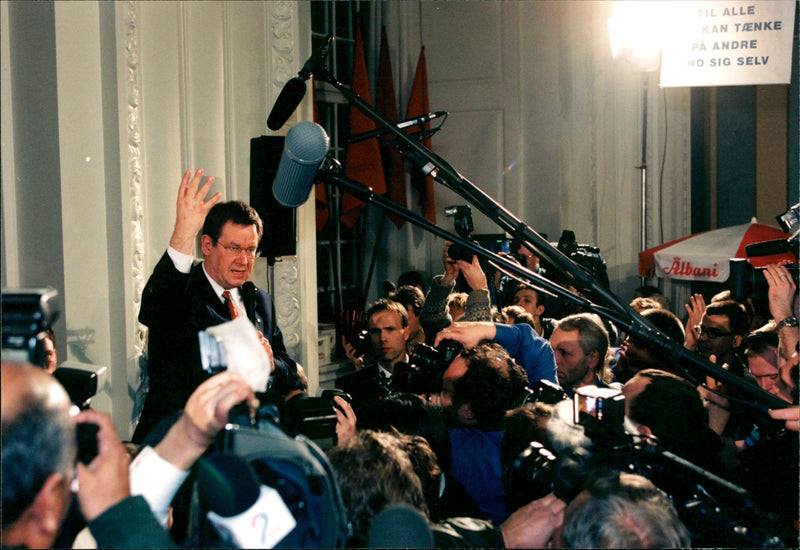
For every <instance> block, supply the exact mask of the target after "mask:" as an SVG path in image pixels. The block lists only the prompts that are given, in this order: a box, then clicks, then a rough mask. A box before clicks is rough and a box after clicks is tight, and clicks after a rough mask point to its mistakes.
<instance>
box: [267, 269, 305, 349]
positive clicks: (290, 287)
mask: <svg viewBox="0 0 800 550" xmlns="http://www.w3.org/2000/svg"><path fill="white" fill-rule="evenodd" d="M274 277H275V285H274V286H275V296H274V299H275V309H276V311H277V313H278V323H279V325H280V327H281V332H282V333H283V343H284V344H285V345H286V351H287V352H288V353H289V355H291V356H292V357H294V358H296V359H298V360H299V359H300V357H301V349H300V338H301V336H302V323H301V321H302V318H301V315H300V271H299V269H298V265H297V256H289V257H286V258H282V259H281V261H278V262H276V263H275V267H274Z"/></svg>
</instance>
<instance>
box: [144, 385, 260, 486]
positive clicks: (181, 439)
mask: <svg viewBox="0 0 800 550" xmlns="http://www.w3.org/2000/svg"><path fill="white" fill-rule="evenodd" d="M239 403H246V404H247V405H248V406H249V407H250V408H251V409H252V410H256V409H257V408H258V405H259V403H258V399H256V396H255V394H254V393H253V388H251V387H250V385H249V384H248V383H247V382H245V380H244V379H243V378H242V377H241V376H239V375H237V374H233V373H231V372H228V371H224V372H221V373H219V374H216V375H214V376H212V377H211V378H209V379H208V380H206V381H205V382H203V383H202V384H200V385H199V386H198V387H197V389H196V390H194V392H193V393H192V395H191V396H189V400H188V401H187V402H186V406H185V407H184V409H183V414H182V415H181V417H180V418H179V419H178V421H177V422H176V423H175V424H173V425H172V427H171V428H170V430H169V432H167V435H166V436H164V439H162V440H161V442H160V443H159V444H158V445H157V446H156V452H157V453H158V454H159V455H160V456H161V457H162V458H163V459H164V460H166V461H167V462H169V463H170V464H172V465H173V466H175V467H176V468H179V469H181V470H188V469H189V468H190V467H191V466H192V464H194V461H195V460H197V459H198V458H199V457H200V456H201V455H202V454H203V453H204V452H205V451H206V449H207V448H208V447H209V445H211V443H213V442H214V438H215V437H216V435H217V433H219V431H220V430H221V429H222V428H224V427H225V424H226V423H227V422H228V413H230V411H231V409H232V408H233V407H234V406H235V405H238V404H239Z"/></svg>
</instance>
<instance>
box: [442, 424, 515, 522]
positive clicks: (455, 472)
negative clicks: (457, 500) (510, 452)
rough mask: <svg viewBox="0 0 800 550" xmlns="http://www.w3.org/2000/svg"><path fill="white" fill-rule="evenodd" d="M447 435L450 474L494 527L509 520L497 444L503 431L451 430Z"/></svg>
mask: <svg viewBox="0 0 800 550" xmlns="http://www.w3.org/2000/svg"><path fill="white" fill-rule="evenodd" d="M447 432H448V434H449V435H450V446H451V449H452V462H451V464H450V475H451V476H452V477H453V478H454V479H455V480H456V481H458V482H459V483H460V484H461V485H462V486H463V487H464V489H465V490H466V491H467V493H468V494H469V496H471V497H472V500H474V501H475V504H477V505H478V508H480V510H481V512H483V513H484V514H485V515H486V518H487V519H490V520H492V521H494V522H496V523H497V524H500V523H502V522H503V521H505V520H506V518H508V505H506V497H505V491H504V489H503V468H502V465H501V463H500V442H501V441H502V440H503V431H502V430H501V431H494V432H485V431H483V430H478V429H474V428H453V429H450V430H447Z"/></svg>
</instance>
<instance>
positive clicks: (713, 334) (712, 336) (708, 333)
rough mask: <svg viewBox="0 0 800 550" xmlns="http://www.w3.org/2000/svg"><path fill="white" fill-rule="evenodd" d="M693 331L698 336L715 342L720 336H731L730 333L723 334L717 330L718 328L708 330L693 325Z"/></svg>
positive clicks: (701, 326)
mask: <svg viewBox="0 0 800 550" xmlns="http://www.w3.org/2000/svg"><path fill="white" fill-rule="evenodd" d="M694 331H695V332H696V333H697V334H698V335H700V336H705V337H706V338H708V339H709V340H716V339H717V338H720V337H722V336H730V335H731V334H733V333H732V332H730V331H729V332H725V331H722V330H719V329H718V328H708V327H704V326H703V325H695V326H694Z"/></svg>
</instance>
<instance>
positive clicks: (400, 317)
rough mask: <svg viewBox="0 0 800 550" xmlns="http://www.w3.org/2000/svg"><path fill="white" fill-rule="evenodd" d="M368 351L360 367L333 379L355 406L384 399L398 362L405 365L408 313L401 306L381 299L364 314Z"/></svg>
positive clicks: (406, 358)
mask: <svg viewBox="0 0 800 550" xmlns="http://www.w3.org/2000/svg"><path fill="white" fill-rule="evenodd" d="M366 318H367V331H368V335H369V344H370V347H369V351H365V352H364V355H363V357H364V359H363V366H362V367H361V368H359V369H358V370H356V371H355V372H353V373H350V374H345V375H344V376H340V377H339V378H337V379H336V388H337V389H340V390H342V391H344V392H347V393H349V394H350V395H351V396H353V399H354V400H355V402H356V403H359V404H362V403H363V402H364V401H369V400H373V399H378V398H381V397H385V396H386V395H388V394H389V393H390V380H391V378H392V373H393V372H394V367H395V365H396V364H398V363H399V362H404V363H407V362H408V352H407V351H406V343H407V342H408V335H409V327H408V312H407V311H406V308H405V307H403V305H402V304H400V303H398V302H395V301H393V300H388V299H385V298H382V299H380V300H378V301H376V302H374V303H373V304H372V305H371V306H370V307H369V309H367V312H366Z"/></svg>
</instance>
